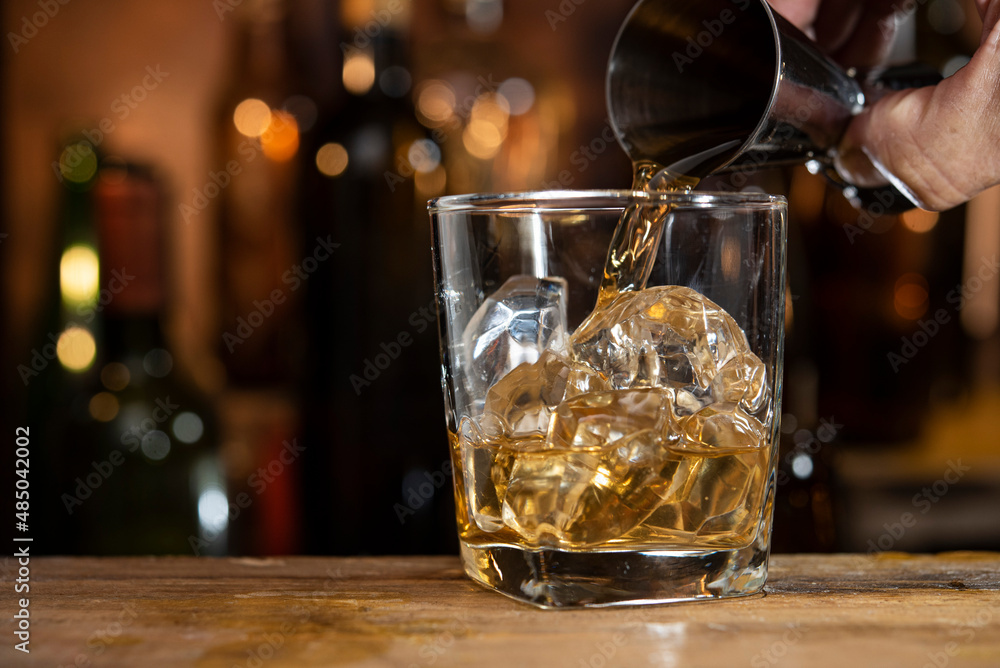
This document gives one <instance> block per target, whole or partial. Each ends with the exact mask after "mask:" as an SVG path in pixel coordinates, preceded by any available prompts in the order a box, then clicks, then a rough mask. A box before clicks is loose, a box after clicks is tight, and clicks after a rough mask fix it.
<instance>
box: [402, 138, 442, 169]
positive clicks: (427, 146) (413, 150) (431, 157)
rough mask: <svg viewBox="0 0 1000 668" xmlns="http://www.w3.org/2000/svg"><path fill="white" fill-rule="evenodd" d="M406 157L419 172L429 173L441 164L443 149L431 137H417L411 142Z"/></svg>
mask: <svg viewBox="0 0 1000 668" xmlns="http://www.w3.org/2000/svg"><path fill="white" fill-rule="evenodd" d="M406 159H407V161H408V162H409V163H410V166H411V167H413V169H415V170H416V171H417V172H420V173H422V174H427V173H429V172H432V171H434V169H435V168H437V166H438V165H440V164H441V149H440V148H439V147H438V145H437V143H436V142H434V141H432V140H430V139H417V140H416V141H414V142H413V143H412V144H410V148H409V150H408V151H407V152H406Z"/></svg>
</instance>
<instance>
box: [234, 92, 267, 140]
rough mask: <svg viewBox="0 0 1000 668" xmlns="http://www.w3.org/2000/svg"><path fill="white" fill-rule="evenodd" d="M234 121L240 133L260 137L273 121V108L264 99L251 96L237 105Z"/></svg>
mask: <svg viewBox="0 0 1000 668" xmlns="http://www.w3.org/2000/svg"><path fill="white" fill-rule="evenodd" d="M233 123H234V124H235V125H236V129H237V130H239V131H240V134H244V135H246V136H247V137H259V136H261V135H262V134H264V131H265V130H267V127H268V125H270V123H271V108H270V107H269V106H267V103H266V102H264V101H263V100H258V99H256V98H250V99H247V100H243V101H242V102H240V103H239V104H238V105H236V111H234V112H233Z"/></svg>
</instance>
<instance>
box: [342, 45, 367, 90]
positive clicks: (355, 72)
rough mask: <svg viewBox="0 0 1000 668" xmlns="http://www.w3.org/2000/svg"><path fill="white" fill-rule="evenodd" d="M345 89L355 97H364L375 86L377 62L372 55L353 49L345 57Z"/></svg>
mask: <svg viewBox="0 0 1000 668" xmlns="http://www.w3.org/2000/svg"><path fill="white" fill-rule="evenodd" d="M342 76H343V80H344V88H346V89H347V92H349V93H352V94H354V95H364V94H365V93H367V92H368V91H370V90H371V88H372V86H373V85H374V84H375V61H374V60H373V59H372V57H371V55H370V54H368V53H365V52H364V51H361V50H360V49H353V50H351V51H349V52H348V53H347V54H345V55H344V70H343V75H342Z"/></svg>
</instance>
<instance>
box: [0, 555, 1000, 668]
mask: <svg viewBox="0 0 1000 668" xmlns="http://www.w3.org/2000/svg"><path fill="white" fill-rule="evenodd" d="M17 569H18V566H17V565H16V560H14V559H10V558H8V559H7V560H6V567H5V568H4V569H3V580H4V582H3V596H2V600H3V609H4V613H3V614H4V616H5V618H6V620H7V622H6V626H7V629H8V631H7V633H5V634H4V636H5V637H6V641H5V645H6V646H5V647H3V648H2V650H0V666H22V665H25V666H35V665H37V666H52V667H55V666H129V667H132V666H153V667H161V666H205V667H210V666H219V667H225V668H232V667H233V666H239V667H246V668H261V667H263V666H268V667H277V666H296V667H300V668H301V667H309V666H372V667H381V666H402V667H404V668H410V667H414V666H416V667H421V666H471V667H473V668H491V667H493V666H503V667H504V668H506V667H508V666H513V667H517V666H545V667H549V666H552V667H557V666H566V667H571V668H580V667H585V666H592V667H594V668H602V667H605V666H623V667H632V666H674V667H678V668H684V667H687V666H726V667H727V668H731V667H733V666H750V667H751V668H756V667H763V666H780V665H784V666H838V667H846V668H858V667H859V666H889V667H895V666H912V667H913V668H923V667H924V666H931V667H933V668H944V666H977V667H978V666H982V667H984V668H985V667H987V666H989V667H991V668H997V667H1000V554H997V553H983V552H978V553H974V552H968V553H947V554H941V555H936V556H911V555H905V554H900V553H883V554H880V555H875V556H863V555H829V556H827V555H824V556H813V555H794V556H783V555H777V556H774V557H772V559H771V574H770V578H769V580H768V585H767V587H766V594H765V595H757V596H753V597H749V598H743V599H732V600H726V601H712V602H702V603H681V604H669V605H661V606H654V607H629V608H606V609H595V610H559V611H543V610H538V609H535V608H533V607H530V606H528V605H526V604H522V603H518V602H515V601H513V600H510V599H507V598H505V597H503V596H501V595H499V594H496V593H493V592H491V591H488V590H486V589H484V588H482V587H480V586H478V585H475V584H473V583H472V582H471V581H469V580H468V579H467V578H466V577H465V575H464V574H463V573H462V570H461V568H460V566H459V563H458V559H457V558H455V557H372V558H306V557H292V558H272V559H239V558H232V559H198V558H193V557H161V558H153V557H149V558H64V557H45V558H32V559H31V562H30V593H29V594H27V596H28V597H30V603H29V608H28V609H29V611H30V644H29V645H28V646H27V647H28V648H29V649H30V654H24V653H22V652H20V651H17V650H16V649H14V645H15V644H16V643H18V642H19V641H18V639H17V637H16V636H15V635H13V634H12V633H11V632H12V631H15V630H16V628H17V620H16V619H14V616H15V613H16V611H17V610H18V606H19V600H18V599H19V598H20V597H22V596H25V594H15V593H14V587H15V578H17V577H18V575H17Z"/></svg>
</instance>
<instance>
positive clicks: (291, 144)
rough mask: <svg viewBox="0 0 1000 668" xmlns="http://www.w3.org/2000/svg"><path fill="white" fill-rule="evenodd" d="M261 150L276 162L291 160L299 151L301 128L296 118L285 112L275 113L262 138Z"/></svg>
mask: <svg viewBox="0 0 1000 668" xmlns="http://www.w3.org/2000/svg"><path fill="white" fill-rule="evenodd" d="M260 148H261V150H262V151H263V152H264V155H266V156H267V157H268V158H270V159H271V160H274V161H275V162H286V161H287V160H291V159H292V157H293V156H294V155H295V153H296V151H298V150H299V126H298V124H297V123H296V122H295V117H294V116H292V115H291V114H289V113H287V112H284V111H275V112H273V113H272V114H271V122H270V123H269V124H268V126H267V130H265V131H264V134H262V135H261V136H260Z"/></svg>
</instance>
